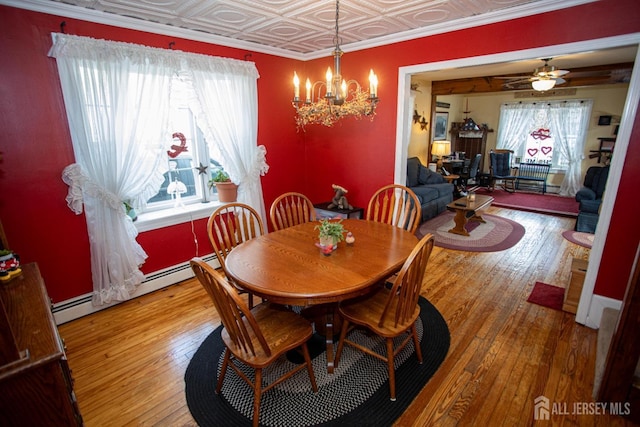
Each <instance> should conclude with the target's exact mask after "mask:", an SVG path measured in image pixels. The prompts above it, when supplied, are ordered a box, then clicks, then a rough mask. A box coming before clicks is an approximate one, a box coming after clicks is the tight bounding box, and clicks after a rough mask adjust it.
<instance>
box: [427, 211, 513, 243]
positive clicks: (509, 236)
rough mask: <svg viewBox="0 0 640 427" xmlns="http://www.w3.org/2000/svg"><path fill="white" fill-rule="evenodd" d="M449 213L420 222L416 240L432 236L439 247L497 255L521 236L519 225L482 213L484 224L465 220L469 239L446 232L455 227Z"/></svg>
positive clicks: (451, 214) (451, 215) (452, 214)
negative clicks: (427, 235) (428, 235)
mask: <svg viewBox="0 0 640 427" xmlns="http://www.w3.org/2000/svg"><path fill="white" fill-rule="evenodd" d="M454 216H455V214H454V213H453V212H449V211H446V212H443V213H441V214H440V215H438V216H437V217H435V218H433V219H430V220H429V221H427V222H425V223H423V224H422V225H421V226H420V227H419V228H418V231H417V232H416V236H418V238H422V237H423V236H425V235H426V234H427V233H431V234H433V237H434V240H435V245H436V246H439V247H441V248H447V249H457V250H460V251H469V252H497V251H504V250H506V249H509V248H511V247H513V246H515V245H516V244H517V243H518V242H519V241H520V239H522V237H523V236H524V234H525V229H524V227H523V226H522V225H520V224H518V223H517V222H515V221H512V220H510V219H507V218H502V217H500V216H497V215H491V214H483V215H482V218H483V219H484V220H485V221H486V222H485V223H481V222H476V221H469V222H468V223H467V225H466V230H467V231H468V232H469V236H461V235H458V234H453V233H449V230H450V229H452V228H453V227H454V226H455V223H454V222H453V218H454Z"/></svg>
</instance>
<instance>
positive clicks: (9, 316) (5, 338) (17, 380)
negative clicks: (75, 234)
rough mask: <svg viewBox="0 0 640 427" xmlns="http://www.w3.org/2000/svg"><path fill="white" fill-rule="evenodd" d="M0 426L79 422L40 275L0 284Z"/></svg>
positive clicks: (30, 272)
mask: <svg viewBox="0 0 640 427" xmlns="http://www.w3.org/2000/svg"><path fill="white" fill-rule="evenodd" d="M0 303H1V304H0V337H1V340H2V342H1V344H2V345H3V347H4V348H3V351H2V353H1V356H0V357H1V358H2V359H1V360H0V396H1V398H0V425H6V426H23V425H24V426H74V425H77V426H80V425H82V417H81V415H80V411H79V409H78V405H77V402H76V398H75V394H74V392H73V380H72V378H71V372H70V370H69V366H68V364H67V359H66V355H65V353H64V347H63V345H62V340H61V339H60V335H59V334H58V328H57V327H56V324H55V321H54V319H53V314H52V313H51V308H50V306H51V301H50V300H49V297H48V295H47V290H46V288H45V286H44V282H43V280H42V277H41V276H40V270H39V268H38V265H37V264H35V263H31V264H25V265H23V266H22V275H20V276H18V277H16V278H14V279H13V280H11V281H9V282H7V283H2V284H0Z"/></svg>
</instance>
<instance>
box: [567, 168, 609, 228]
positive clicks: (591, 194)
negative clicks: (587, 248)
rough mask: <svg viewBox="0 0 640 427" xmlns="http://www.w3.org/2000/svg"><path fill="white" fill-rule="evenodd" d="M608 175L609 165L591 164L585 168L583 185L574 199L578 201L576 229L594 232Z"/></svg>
mask: <svg viewBox="0 0 640 427" xmlns="http://www.w3.org/2000/svg"><path fill="white" fill-rule="evenodd" d="M608 177H609V166H603V167H601V166H591V167H590V168H589V169H587V173H586V174H585V177H584V184H583V187H582V188H581V189H580V190H578V192H577V193H576V201H577V202H579V203H580V206H579V207H578V219H577V220H576V226H575V230H576V231H581V232H585V233H595V231H596V226H597V225H598V217H599V215H600V205H601V204H602V195H603V194H604V190H605V187H606V185H607V178H608Z"/></svg>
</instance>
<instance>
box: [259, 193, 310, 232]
mask: <svg viewBox="0 0 640 427" xmlns="http://www.w3.org/2000/svg"><path fill="white" fill-rule="evenodd" d="M269 213H270V216H271V225H272V226H273V229H274V230H282V229H283V228H287V227H291V226H292V225H298V224H303V223H305V222H311V221H315V220H316V209H315V208H314V207H313V203H311V200H309V198H308V197H307V196H305V195H304V194H301V193H295V192H289V193H284V194H282V195H280V196H279V197H278V198H276V199H275V200H274V201H273V203H272V204H271V209H270V212H269Z"/></svg>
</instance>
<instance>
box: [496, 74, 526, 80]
mask: <svg viewBox="0 0 640 427" xmlns="http://www.w3.org/2000/svg"><path fill="white" fill-rule="evenodd" d="M529 77H530V76H529V75H528V74H523V75H521V76H493V77H491V78H492V79H500V80H521V79H525V78H529Z"/></svg>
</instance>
